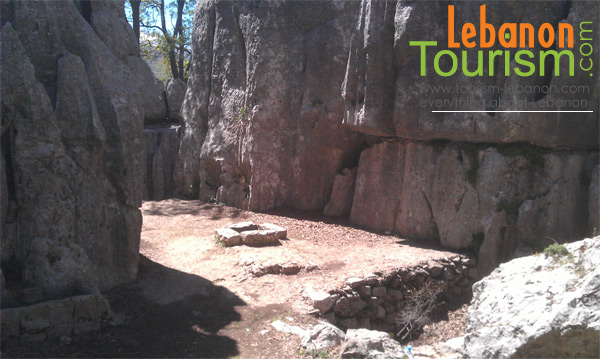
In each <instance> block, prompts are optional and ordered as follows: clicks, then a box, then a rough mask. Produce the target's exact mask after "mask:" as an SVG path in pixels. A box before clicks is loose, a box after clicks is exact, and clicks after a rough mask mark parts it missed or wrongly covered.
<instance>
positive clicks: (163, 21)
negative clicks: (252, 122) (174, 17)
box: [160, 0, 181, 79]
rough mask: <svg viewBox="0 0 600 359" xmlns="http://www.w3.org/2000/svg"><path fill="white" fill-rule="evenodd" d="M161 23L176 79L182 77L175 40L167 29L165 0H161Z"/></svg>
mask: <svg viewBox="0 0 600 359" xmlns="http://www.w3.org/2000/svg"><path fill="white" fill-rule="evenodd" d="M160 25H161V29H162V33H163V35H165V40H166V41H167V46H168V48H169V50H168V52H169V65H171V74H172V75H173V78H175V79H178V78H181V77H180V76H179V70H178V69H177V58H176V57H175V42H174V41H173V37H171V36H170V35H169V31H167V20H166V18H165V0H160Z"/></svg>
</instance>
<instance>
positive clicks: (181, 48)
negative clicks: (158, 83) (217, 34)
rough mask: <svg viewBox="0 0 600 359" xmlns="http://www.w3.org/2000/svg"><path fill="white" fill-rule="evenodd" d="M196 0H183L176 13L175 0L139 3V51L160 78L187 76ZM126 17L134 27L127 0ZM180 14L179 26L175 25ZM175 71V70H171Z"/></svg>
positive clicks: (182, 77) (176, 4)
mask: <svg viewBox="0 0 600 359" xmlns="http://www.w3.org/2000/svg"><path fill="white" fill-rule="evenodd" d="M195 6H196V0H185V1H184V2H183V8H181V13H180V14H178V13H179V10H180V9H179V8H178V1H177V0H142V1H141V3H140V8H139V10H140V13H139V14H140V16H139V20H140V52H141V55H142V58H144V60H146V61H147V62H148V63H149V64H150V66H151V68H152V70H153V71H154V73H155V75H156V77H157V78H158V79H160V80H162V81H165V80H166V79H167V78H170V77H175V78H181V79H183V80H186V79H187V78H188V76H189V61H190V57H191V51H190V46H191V35H192V22H193V16H194V8H195ZM125 13H126V15H127V20H128V21H129V22H130V23H131V24H132V26H133V18H132V8H131V3H130V1H126V2H125ZM178 15H181V27H180V28H178V27H177V19H178ZM174 71H176V72H175V73H174Z"/></svg>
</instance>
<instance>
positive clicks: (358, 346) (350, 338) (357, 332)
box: [340, 329, 405, 359]
mask: <svg viewBox="0 0 600 359" xmlns="http://www.w3.org/2000/svg"><path fill="white" fill-rule="evenodd" d="M404 356H405V353H404V350H402V346H401V345H400V343H398V342H397V341H395V340H393V339H392V338H391V337H390V335H389V334H388V333H385V332H379V331H376V330H367V329H348V331H347V332H346V336H345V340H344V343H343V344H342V348H341V351H340V357H342V358H353V359H395V358H402V357H404Z"/></svg>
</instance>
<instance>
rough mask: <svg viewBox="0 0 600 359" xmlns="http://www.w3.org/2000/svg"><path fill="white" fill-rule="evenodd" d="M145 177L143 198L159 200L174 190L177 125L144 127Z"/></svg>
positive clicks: (169, 196) (168, 196) (167, 196)
mask: <svg viewBox="0 0 600 359" xmlns="http://www.w3.org/2000/svg"><path fill="white" fill-rule="evenodd" d="M144 145H145V154H146V177H145V181H144V200H153V201H160V200H162V199H165V198H171V197H172V196H173V194H174V192H175V185H174V183H173V170H174V167H175V162H176V161H177V147H178V145H179V126H172V127H168V128H164V127H163V128H145V129H144Z"/></svg>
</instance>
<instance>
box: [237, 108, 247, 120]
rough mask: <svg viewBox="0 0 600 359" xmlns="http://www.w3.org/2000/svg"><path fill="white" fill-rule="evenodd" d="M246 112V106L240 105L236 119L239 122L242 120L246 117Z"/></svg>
mask: <svg viewBox="0 0 600 359" xmlns="http://www.w3.org/2000/svg"><path fill="white" fill-rule="evenodd" d="M244 112H246V109H245V108H244V106H240V108H239V110H238V115H237V119H236V121H237V122H241V121H242V120H243V119H244Z"/></svg>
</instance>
